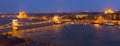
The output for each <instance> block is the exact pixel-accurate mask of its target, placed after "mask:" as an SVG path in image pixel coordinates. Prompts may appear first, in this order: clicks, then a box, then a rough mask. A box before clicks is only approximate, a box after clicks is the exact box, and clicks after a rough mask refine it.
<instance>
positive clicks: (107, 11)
mask: <svg viewBox="0 0 120 46" xmlns="http://www.w3.org/2000/svg"><path fill="white" fill-rule="evenodd" d="M104 13H105V14H108V13H114V11H113V9H112V8H108V9H106V10H104Z"/></svg>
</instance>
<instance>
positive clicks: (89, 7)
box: [0, 0, 120, 13]
mask: <svg viewBox="0 0 120 46" xmlns="http://www.w3.org/2000/svg"><path fill="white" fill-rule="evenodd" d="M0 6H1V7H0V13H18V12H19V11H21V10H25V11H26V12H27V13H51V12H82V11H103V10H105V9H107V8H108V7H111V8H113V9H114V10H120V8H119V0H115V1H113V0H1V1H0Z"/></svg>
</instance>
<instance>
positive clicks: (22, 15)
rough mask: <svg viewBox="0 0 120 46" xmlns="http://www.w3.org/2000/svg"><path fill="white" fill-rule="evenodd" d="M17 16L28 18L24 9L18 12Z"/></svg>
mask: <svg viewBox="0 0 120 46" xmlns="http://www.w3.org/2000/svg"><path fill="white" fill-rule="evenodd" d="M17 18H20V19H26V18H28V16H27V14H26V12H25V11H21V12H19V15H18V16H17Z"/></svg>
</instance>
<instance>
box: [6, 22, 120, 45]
mask: <svg viewBox="0 0 120 46" xmlns="http://www.w3.org/2000/svg"><path fill="white" fill-rule="evenodd" d="M5 22H6V21H5ZM19 31H22V33H21V32H19V37H27V38H30V39H32V40H34V41H38V42H47V43H51V44H53V45H54V46H120V28H119V27H113V26H100V25H91V24H80V23H73V22H71V23H63V24H57V25H55V24H51V25H48V26H38V27H33V28H30V29H28V28H27V29H22V30H19Z"/></svg>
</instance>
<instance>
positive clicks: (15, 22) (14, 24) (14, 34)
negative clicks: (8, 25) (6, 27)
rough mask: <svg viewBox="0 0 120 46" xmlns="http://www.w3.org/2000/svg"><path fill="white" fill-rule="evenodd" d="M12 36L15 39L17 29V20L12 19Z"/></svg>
mask: <svg viewBox="0 0 120 46" xmlns="http://www.w3.org/2000/svg"><path fill="white" fill-rule="evenodd" d="M12 29H13V30H12V36H13V37H16V36H17V29H18V20H17V19H13V20H12Z"/></svg>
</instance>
